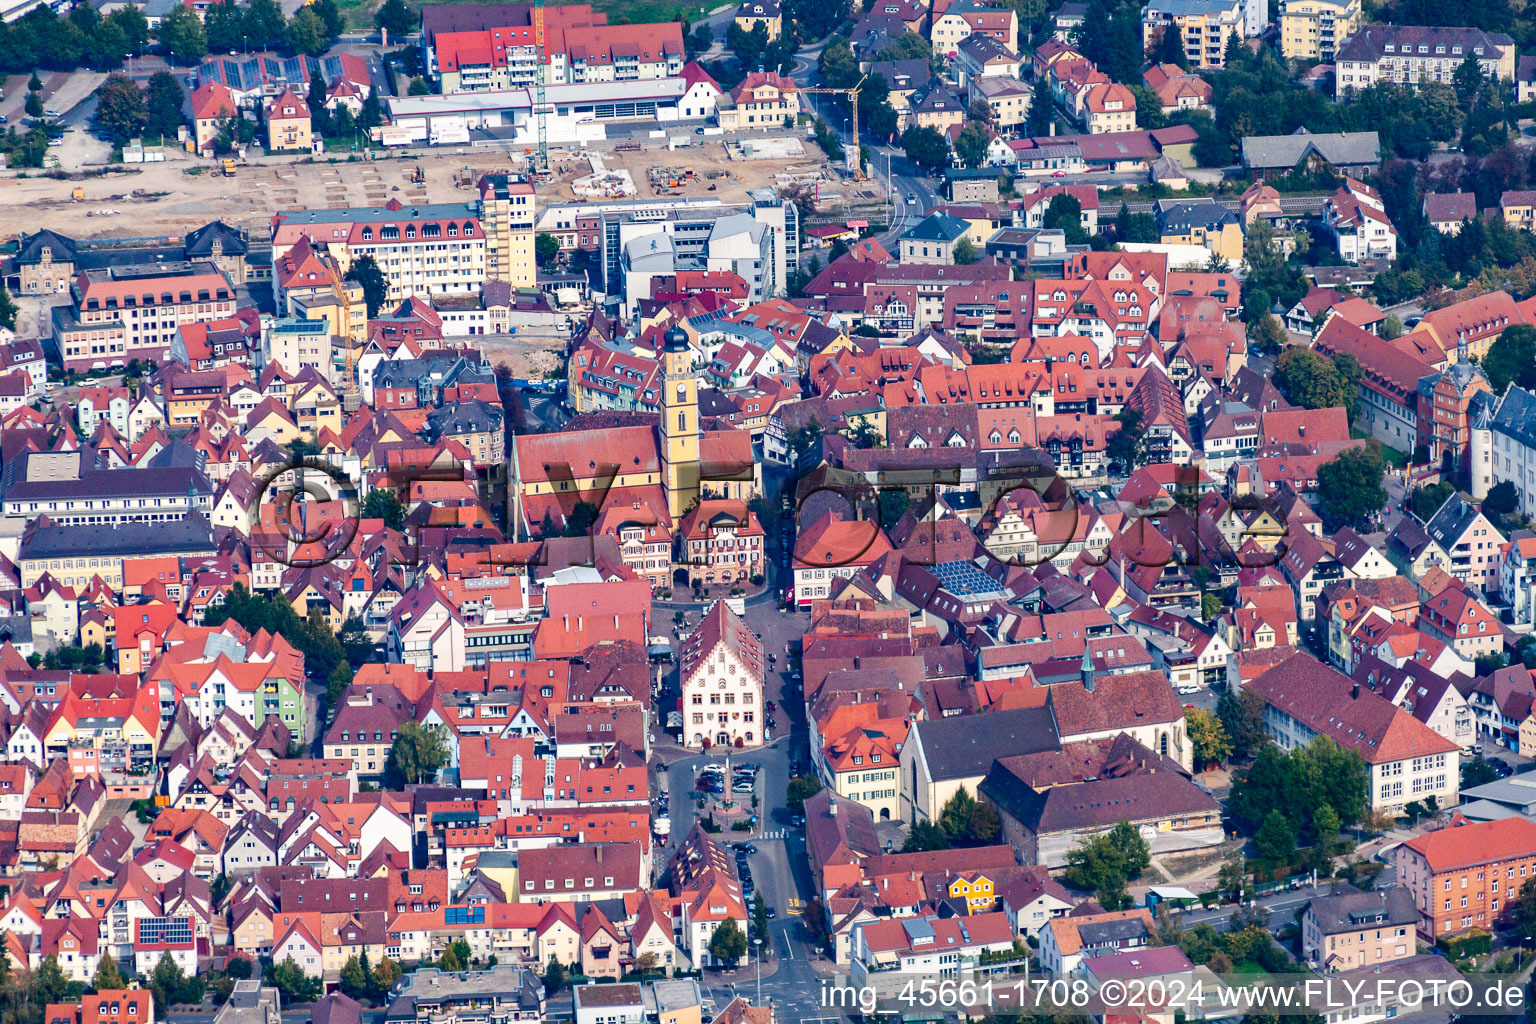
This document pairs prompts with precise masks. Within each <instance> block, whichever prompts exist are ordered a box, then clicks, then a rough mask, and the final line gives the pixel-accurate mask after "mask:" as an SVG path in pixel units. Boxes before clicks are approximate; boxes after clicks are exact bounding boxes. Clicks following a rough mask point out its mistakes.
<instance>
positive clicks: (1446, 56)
mask: <svg viewBox="0 0 1536 1024" xmlns="http://www.w3.org/2000/svg"><path fill="white" fill-rule="evenodd" d="M1468 57H1475V58H1477V62H1478V64H1479V65H1481V66H1482V69H1483V74H1484V75H1485V76H1486V77H1488V78H1492V79H1494V80H1496V81H1501V82H1507V81H1510V80H1512V79H1513V78H1514V77H1515V41H1514V40H1513V39H1511V38H1510V37H1509V36H1507V35H1504V34H1502V33H1499V32H1484V31H1483V30H1482V29H1476V28H1445V27H1428V26H1422V25H1380V24H1371V25H1364V26H1361V27H1360V29H1359V30H1358V31H1356V32H1355V34H1354V35H1352V36H1350V37H1349V40H1348V41H1347V42H1345V43H1343V44H1342V45H1340V46H1339V49H1338V54H1337V58H1338V59H1337V65H1338V70H1337V72H1336V76H1337V77H1336V78H1335V82H1334V94H1335V96H1336V98H1339V99H1342V98H1343V97H1344V95H1345V94H1346V93H1350V92H1355V91H1357V90H1360V89H1365V88H1367V87H1368V86H1370V85H1372V84H1373V83H1376V82H1397V83H1398V84H1399V85H1407V86H1417V85H1419V84H1421V83H1423V82H1444V83H1446V84H1447V85H1449V84H1450V82H1451V79H1452V77H1453V76H1454V75H1455V74H1456V69H1457V68H1458V67H1459V66H1460V65H1461V63H1462V62H1463V61H1465V60H1466V59H1467V58H1468Z"/></svg>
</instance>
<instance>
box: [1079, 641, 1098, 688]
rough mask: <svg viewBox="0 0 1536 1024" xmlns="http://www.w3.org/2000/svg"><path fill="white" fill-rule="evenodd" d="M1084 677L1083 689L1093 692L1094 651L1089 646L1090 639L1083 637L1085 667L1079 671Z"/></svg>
mask: <svg viewBox="0 0 1536 1024" xmlns="http://www.w3.org/2000/svg"><path fill="white" fill-rule="evenodd" d="M1079 672H1080V673H1081V674H1082V677H1083V689H1085V690H1087V691H1088V692H1089V693H1092V692H1093V674H1094V673H1093V650H1092V649H1091V648H1090V647H1089V646H1088V638H1087V637H1083V665H1082V668H1081V669H1079Z"/></svg>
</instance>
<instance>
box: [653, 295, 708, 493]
mask: <svg viewBox="0 0 1536 1024" xmlns="http://www.w3.org/2000/svg"><path fill="white" fill-rule="evenodd" d="M663 341H664V345H663V350H662V355H661V359H662V364H661V369H662V377H663V379H664V381H665V383H664V384H663V385H662V395H661V479H662V483H663V484H664V485H665V486H666V489H667V511H668V512H669V513H670V514H671V516H672V521H673V522H677V521H678V520H679V519H681V518H682V516H683V513H684V512H687V511H688V507H689V506H690V505H692V504H693V503H694V502H695V501H696V500H697V499H698V497H699V384H698V380H697V379H696V378H695V377H694V375H693V350H692V349H691V348H690V347H689V345H688V335H687V333H686V332H685V331H684V330H683V329H682V328H681V327H679V326H677V325H676V324H674V325H673V326H672V328H671V329H670V330H668V331H667V333H666V335H665V336H664V339H663Z"/></svg>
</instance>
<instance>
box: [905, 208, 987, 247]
mask: <svg viewBox="0 0 1536 1024" xmlns="http://www.w3.org/2000/svg"><path fill="white" fill-rule="evenodd" d="M969 228H970V225H969V224H967V223H966V222H965V221H963V220H961V219H960V218H958V217H951V216H950V215H949V214H947V213H930V214H929V215H928V216H926V217H924V218H923V219H922V220H920V221H918V222H917V223H916V224H914V225H913V226H912V227H911V229H909V230H908V231H907V233H906V234H904V235H902V236H901V237H902V238H903V239H912V240H914V241H919V242H953V241H956V240H958V239H959V238H960V236H961V235H963V234H965V233H966V231H967V230H968V229H969Z"/></svg>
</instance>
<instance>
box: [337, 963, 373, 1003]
mask: <svg viewBox="0 0 1536 1024" xmlns="http://www.w3.org/2000/svg"><path fill="white" fill-rule="evenodd" d="M340 981H341V991H342V992H343V993H344V994H346V995H349V996H351V997H352V998H353V999H365V998H367V996H368V974H367V972H365V971H364V970H363V965H362V964H361V963H360V962H359V961H358V959H357V957H355V956H354V957H349V958H348V959H347V962H346V963H345V964H344V965H342V968H341V979H340Z"/></svg>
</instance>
